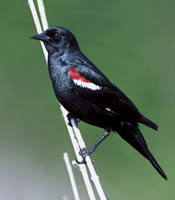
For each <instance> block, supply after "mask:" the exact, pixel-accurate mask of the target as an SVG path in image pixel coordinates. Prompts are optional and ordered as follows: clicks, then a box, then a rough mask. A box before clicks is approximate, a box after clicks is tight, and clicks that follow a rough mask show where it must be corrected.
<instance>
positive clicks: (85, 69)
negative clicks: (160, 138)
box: [31, 26, 167, 179]
mask: <svg viewBox="0 0 175 200" xmlns="http://www.w3.org/2000/svg"><path fill="white" fill-rule="evenodd" d="M31 38H32V39H36V40H41V41H43V42H44V45H45V47H46V49H47V51H48V67H49V74H50V77H51V81H52V85H53V89H54V92H55V95H56V97H57V99H58V101H59V102H60V103H61V104H62V105H63V106H64V107H65V108H66V109H67V111H68V112H69V113H70V114H69V116H68V117H69V118H71V117H73V118H75V119H79V120H82V121H84V122H86V123H88V124H91V125H95V126H98V127H101V128H103V129H104V130H105V134H104V136H103V137H102V138H100V139H99V140H98V141H97V143H96V144H95V145H94V146H93V147H92V148H89V149H83V150H82V151H81V152H80V153H81V155H82V156H83V157H85V156H86V155H87V154H88V155H89V154H91V153H92V152H93V151H94V150H95V149H96V147H97V146H98V145H99V144H100V143H101V142H102V141H103V140H104V139H105V138H106V137H107V136H108V135H109V133H111V132H112V131H113V132H117V133H118V134H119V135H120V136H121V137H122V138H123V139H124V140H125V141H126V142H128V143H129V144H130V145H131V146H132V147H134V148H135V149H136V150H137V151H138V152H139V153H141V154H142V155H143V156H144V157H145V158H147V159H148V160H149V161H150V162H151V164H152V165H153V166H154V167H155V169H156V170H157V171H158V172H159V173H160V175H161V176H162V177H163V178H165V179H167V176H166V175H165V173H164V172H163V170H162V169H161V167H160V166H159V164H158V163H157V161H156V160H155V158H154V157H153V155H152V154H151V152H150V151H149V149H148V146H147V144H146V141H145V139H144V137H143V135H142V133H141V132H140V130H139V127H138V123H142V124H145V125H146V126H149V127H150V128H153V129H155V130H158V126H157V125H156V124H155V123H154V122H152V121H151V120H149V119H148V118H146V117H145V116H143V115H142V114H141V113H140V112H139V110H138V109H137V107H136V106H135V105H134V104H133V102H132V101H131V100H130V99H129V98H128V97H127V96H126V95H125V94H124V93H123V92H122V91H121V90H120V89H119V88H118V87H116V86H115V85H114V84H113V83H111V82H110V81H109V79H108V78H107V77H106V76H105V75H104V74H103V73H102V72H101V71H100V70H99V69H98V68H97V67H96V66H95V65H94V64H93V63H92V62H91V61H90V60H89V59H88V58H87V57H86V56H85V55H84V54H83V53H82V51H81V50H80V48H79V45H78V42H77V40H76V38H75V36H74V35H73V34H72V33H71V32H70V31H69V30H67V29H66V28H63V27H57V26H54V27H50V28H48V29H47V30H46V31H44V32H43V33H41V34H37V35H34V36H32V37H31Z"/></svg>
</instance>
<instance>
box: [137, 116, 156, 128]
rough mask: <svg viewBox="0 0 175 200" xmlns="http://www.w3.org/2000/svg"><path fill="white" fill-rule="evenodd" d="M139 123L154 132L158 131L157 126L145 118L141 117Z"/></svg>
mask: <svg viewBox="0 0 175 200" xmlns="http://www.w3.org/2000/svg"><path fill="white" fill-rule="evenodd" d="M139 122H140V123H142V124H145V125H146V126H149V127H150V128H153V129H154V130H156V131H157V130H158V128H159V127H158V125H157V124H155V123H154V122H153V121H151V120H150V119H148V118H146V117H145V116H143V115H142V116H141V118H140V119H139Z"/></svg>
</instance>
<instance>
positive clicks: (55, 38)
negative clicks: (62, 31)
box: [53, 33, 60, 41]
mask: <svg viewBox="0 0 175 200" xmlns="http://www.w3.org/2000/svg"><path fill="white" fill-rule="evenodd" d="M59 38H60V36H59V34H58V33H55V34H54V35H53V39H54V40H56V41H58V40H59Z"/></svg>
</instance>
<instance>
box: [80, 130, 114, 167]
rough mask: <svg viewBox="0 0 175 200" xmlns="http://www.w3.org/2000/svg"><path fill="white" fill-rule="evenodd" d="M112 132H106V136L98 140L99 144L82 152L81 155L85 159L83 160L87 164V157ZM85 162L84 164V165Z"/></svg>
mask: <svg viewBox="0 0 175 200" xmlns="http://www.w3.org/2000/svg"><path fill="white" fill-rule="evenodd" d="M110 133H111V131H110V132H109V131H105V134H104V135H103V136H102V137H101V138H100V139H99V140H97V142H96V143H95V144H94V145H93V146H92V147H90V148H83V149H81V150H80V152H79V154H80V155H81V156H82V157H83V160H84V162H85V158H86V156H89V155H91V154H92V153H93V152H94V151H95V150H96V148H97V147H98V146H99V145H100V144H101V143H102V142H103V141H104V140H105V139H106V138H107V137H108V136H109V135H110ZM84 162H83V163H84Z"/></svg>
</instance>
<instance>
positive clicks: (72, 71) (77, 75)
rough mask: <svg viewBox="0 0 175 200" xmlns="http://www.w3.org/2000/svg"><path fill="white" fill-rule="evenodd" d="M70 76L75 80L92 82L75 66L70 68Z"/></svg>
mask: <svg viewBox="0 0 175 200" xmlns="http://www.w3.org/2000/svg"><path fill="white" fill-rule="evenodd" d="M70 77H71V78H72V79H73V80H77V81H82V82H85V83H91V81H89V80H87V79H85V78H84V77H83V76H81V74H80V73H79V72H78V71H77V70H76V69H75V68H74V67H72V68H71V69H70Z"/></svg>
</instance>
